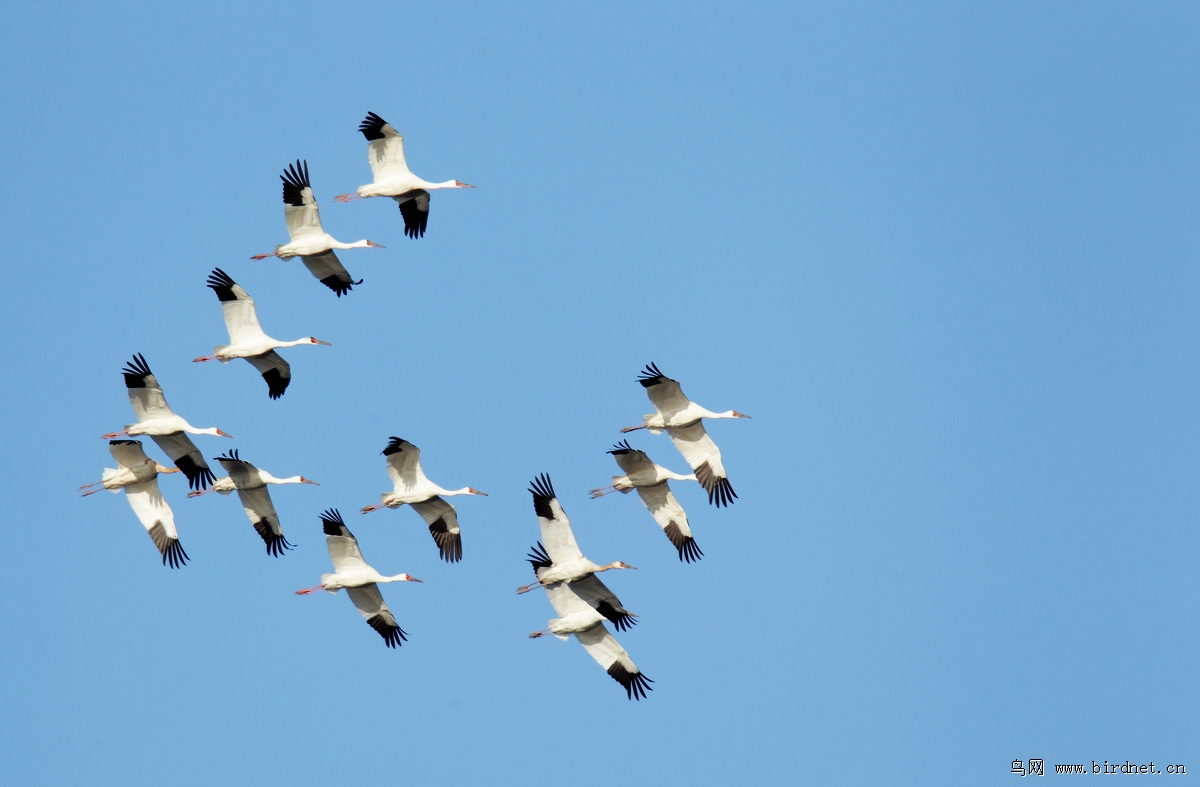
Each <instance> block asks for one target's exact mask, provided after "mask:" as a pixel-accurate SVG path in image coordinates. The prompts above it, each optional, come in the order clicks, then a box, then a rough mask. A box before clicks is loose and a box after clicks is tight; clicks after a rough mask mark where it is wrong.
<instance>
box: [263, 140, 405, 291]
mask: <svg viewBox="0 0 1200 787" xmlns="http://www.w3.org/2000/svg"><path fill="white" fill-rule="evenodd" d="M279 177H280V179H281V180H282V181H283V204H284V208H283V217H284V220H285V221H287V228H288V237H290V238H291V240H290V241H288V242H287V243H284V244H281V245H279V246H276V247H275V251H273V252H271V253H269V254H255V255H254V256H253V257H251V258H250V259H253V260H262V259H266V258H267V257H278V258H279V259H281V260H287V259H291V258H292V257H299V258H300V259H301V260H303V262H304V266H305V267H306V268H308V270H309V272H310V273H312V275H313V276H315V277H316V278H317V280H318V281H320V282H321V283H322V284H324V285H325V286H326V287H328V288H329V289H331V290H333V291H334V292H335V293H337V296H338V297H339V298H340V297H342V295H343V294H345V293H347V292H349V291H350V290H351V289H352V288H353V287H354V285H356V284H362V280H361V279H359V280H358V281H354V279H353V278H352V277H351V276H350V274H349V273H347V272H346V269H345V268H344V267H343V266H342V263H341V261H340V260H338V258H337V254H335V253H334V251H333V250H334V249H361V248H367V247H370V248H377V249H382V248H383V246H380V245H379V244H378V243H375V242H374V241H369V240H365V239H364V240H357V241H355V242H354V243H342V242H341V241H340V240H338V239H337V238H335V237H333V236H332V235H330V234H329V233H328V232H326V231H325V228H324V227H323V226H322V225H321V211H320V208H318V207H317V199H316V197H314V196H313V190H312V185H311V184H310V183H309V179H308V162H307V161H303V162H302V161H299V160H297V161H296V163H295V164H294V165H293V164H289V165H288V168H287V169H286V170H284V172H283V174H282V175H280V176H279Z"/></svg>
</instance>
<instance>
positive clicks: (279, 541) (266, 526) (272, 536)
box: [251, 517, 294, 557]
mask: <svg viewBox="0 0 1200 787" xmlns="http://www.w3.org/2000/svg"><path fill="white" fill-rule="evenodd" d="M251 524H252V525H254V530H255V532H256V533H258V535H259V536H260V537H261V538H262V540H263V541H264V542H266V545H267V554H268V555H272V556H274V557H279V556H280V555H282V554H283V553H284V552H285V551H287V550H289V549H291V548H292V547H293V546H294V545H293V544H290V543H288V540H287V539H286V538H284V537H283V534H282V533H276V532H275V531H274V530H273V529H272V527H271V520H270V518H269V517H268V518H266V519H260V520H258V521H257V522H251ZM275 526H276V527H278V526H279V521H278V520H276V521H275ZM280 529H282V528H280Z"/></svg>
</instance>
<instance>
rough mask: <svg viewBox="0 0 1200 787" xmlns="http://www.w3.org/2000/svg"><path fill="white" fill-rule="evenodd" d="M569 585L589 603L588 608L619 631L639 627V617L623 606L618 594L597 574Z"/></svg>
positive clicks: (589, 575)
mask: <svg viewBox="0 0 1200 787" xmlns="http://www.w3.org/2000/svg"><path fill="white" fill-rule="evenodd" d="M566 584H569V585H570V586H571V587H572V588H574V589H575V593H576V595H578V596H579V597H580V598H581V599H583V600H584V601H586V602H587V604H588V606H589V607H591V608H592V609H594V610H596V611H597V612H599V613H600V614H601V615H603V616H604V617H605V618H607V619H608V620H610V621H611V622H612V624H613V625H614V626H616V627H617V631H627V630H629V629H630V628H632V627H633V626H635V625H637V616H636V615H634V614H633V613H632V612H630V611H629V610H627V609H625V607H624V606H622V605H621V600H620V599H619V598H617V594H616V593H613V592H612V591H611V590H609V589H608V586H607V585H605V584H604V582H602V581H601V580H600V577H598V576H596V575H595V574H588V575H587V576H586V577H581V578H579V579H576V580H573V581H572V582H570V583H566Z"/></svg>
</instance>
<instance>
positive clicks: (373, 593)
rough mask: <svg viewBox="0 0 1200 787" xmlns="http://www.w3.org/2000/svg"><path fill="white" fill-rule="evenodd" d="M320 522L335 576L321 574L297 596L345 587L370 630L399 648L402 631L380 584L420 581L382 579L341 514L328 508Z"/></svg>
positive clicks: (406, 576)
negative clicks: (368, 562)
mask: <svg viewBox="0 0 1200 787" xmlns="http://www.w3.org/2000/svg"><path fill="white" fill-rule="evenodd" d="M321 523H322V525H323V526H324V529H325V544H326V546H327V547H328V548H329V558H330V560H332V561H333V568H334V573H332V574H322V575H321V584H320V585H317V586H316V587H311V588H305V589H303V590H297V591H296V593H297V594H299V595H305V594H308V593H313V592H315V591H318V590H326V591H328V592H330V593H336V592H338V591H339V590H341V589H342V588H346V593H347V594H348V595H349V596H350V600H351V601H352V602H354V606H355V608H357V609H358V612H359V614H360V615H362V616H363V617H364V618H366V620H367V623H368V624H369V625H370V626H371V628H373V629H375V630H376V631H377V632H379V635H380V636H381V637H383V640H384V642H386V643H387V646H388V647H389V648H394V647H396V646H398V645H399V644H400V643H401V641H407V639H408V637H407V636H405V633H404V631H403V630H402V629H401V628H400V625H399V624H398V623H397V622H396V618H395V617H394V616H393V615H392V612H391V610H389V609H388V606H387V604H385V603H384V601H383V594H381V593H380V592H379V583H382V582H420V581H421V580H419V579H417V578H416V577H414V576H411V575H409V574H396V575H394V576H390V577H388V576H384V575H383V574H380V573H379V572H378V571H376V570H375V569H374V568H372V567H371V566H370V565H368V564H367V561H366V560H364V559H363V556H362V551H361V550H360V549H359V547H358V539H356V538H355V537H354V535H353V534H352V533H351V532H350V529H349V528H347V527H346V523H345V522H343V521H342V517H341V514H339V513H338V512H337V511H336V510H334V509H331V510H329V511H326V512H325V513H323V514H322V515H321Z"/></svg>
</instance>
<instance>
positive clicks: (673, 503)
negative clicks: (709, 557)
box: [589, 441, 704, 563]
mask: <svg viewBox="0 0 1200 787" xmlns="http://www.w3.org/2000/svg"><path fill="white" fill-rule="evenodd" d="M608 453H610V454H612V456H613V459H615V460H616V461H617V464H618V465H620V467H621V469H622V470H624V471H625V475H619V476H613V479H612V485H611V486H607V487H600V488H599V489H593V490H591V492H590V493H589V495H590V496H591V498H592V499H595V498H597V497H602V496H604V495H607V494H610V493H611V492H620V493H621V494H629V492H630V491H632V490H634V489H637V493H638V497H640V498H641V500H642V505H644V506H645V507H646V510H647V511H649V512H650V515H651V516H653V517H654V521H655V522H657V523H658V526H659V527H661V528H662V529H663V532H664V533H665V534H666V536H667V538H668V539H669V540H670V541H671V544H672V545H673V546H674V547H675V549H676V550H677V551H678V552H679V559H680V560H682V561H685V562H688V563H691V562H693V561H695V560H699V559H700V558H701V557H703V555H704V553H703V552H702V551H700V547H699V546H697V544H696V541H695V539H694V538H693V537H692V529H691V526H690V525H689V524H688V519H687V514H686V513H685V512H684V510H683V506H681V505H680V504H679V501H678V500H676V499H675V495H674V493H672V492H671V486H670V484H669V483H668V481H695V480H696V475H695V473H689V474H687V475H681V474H679V473H676V472H674V471H672V470H669V469H667V468H665V467H663V466H662V465H659V464H655V463H654V462H652V461H651V460H650V457H648V456H646V453H645V452H644V451H638V450H635V449H634V448H632V447H630V445H629V442H628V441H625V442H623V443H619V444H617V445H616V446H614V447H613V449H612V450H611V451H609V452H608Z"/></svg>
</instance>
